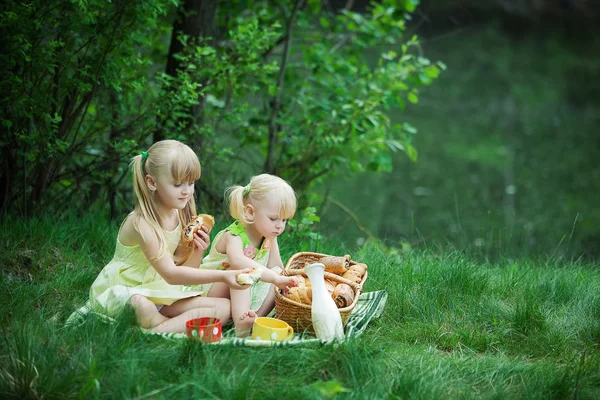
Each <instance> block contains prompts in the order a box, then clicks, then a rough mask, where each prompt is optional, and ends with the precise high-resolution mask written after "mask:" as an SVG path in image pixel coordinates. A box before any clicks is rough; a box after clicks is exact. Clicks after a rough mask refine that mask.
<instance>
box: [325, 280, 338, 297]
mask: <svg viewBox="0 0 600 400" xmlns="http://www.w3.org/2000/svg"><path fill="white" fill-rule="evenodd" d="M336 285H337V282H334V281H332V280H329V279H325V287H326V288H327V291H328V292H329V294H331V293H333V291H334V290H335V286H336Z"/></svg>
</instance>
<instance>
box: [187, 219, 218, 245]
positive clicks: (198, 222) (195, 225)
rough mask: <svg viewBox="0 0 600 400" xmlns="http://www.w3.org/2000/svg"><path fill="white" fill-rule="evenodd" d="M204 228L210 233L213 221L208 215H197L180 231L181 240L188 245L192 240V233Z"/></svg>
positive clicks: (213, 224)
mask: <svg viewBox="0 0 600 400" xmlns="http://www.w3.org/2000/svg"><path fill="white" fill-rule="evenodd" d="M202 226H206V227H207V228H208V230H209V231H210V230H211V229H212V228H213V226H215V219H214V218H213V216H212V215H209V214H198V215H196V216H195V217H194V218H192V220H191V221H190V222H189V223H188V224H187V225H186V226H185V228H183V230H182V231H181V239H182V240H183V241H184V242H185V243H189V242H191V241H192V240H194V233H195V232H196V231H197V230H199V229H200V228H202Z"/></svg>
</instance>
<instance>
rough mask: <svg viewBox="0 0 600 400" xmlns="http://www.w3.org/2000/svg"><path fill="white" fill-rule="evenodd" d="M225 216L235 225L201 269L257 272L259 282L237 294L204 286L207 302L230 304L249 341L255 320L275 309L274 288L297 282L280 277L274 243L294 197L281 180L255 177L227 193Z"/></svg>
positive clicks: (238, 327)
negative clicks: (214, 299)
mask: <svg viewBox="0 0 600 400" xmlns="http://www.w3.org/2000/svg"><path fill="white" fill-rule="evenodd" d="M226 199H228V201H229V211H230V214H231V216H232V217H233V218H234V219H235V220H236V221H235V222H234V223H233V224H231V225H230V226H229V227H227V228H226V229H224V230H223V231H221V232H219V233H218V234H217V235H216V236H215V238H214V240H213V244H212V247H211V250H210V252H209V254H208V256H206V257H205V258H204V260H203V261H202V264H201V265H200V268H201V269H217V270H227V271H237V272H239V270H242V269H248V268H256V269H258V270H259V271H260V280H259V281H257V282H255V283H254V284H253V285H252V287H251V288H250V290H236V288H231V289H233V290H230V288H229V287H227V285H225V284H223V283H214V284H208V285H204V288H205V289H206V290H208V295H209V296H211V297H226V298H229V299H231V316H232V319H233V322H234V324H235V332H236V335H237V336H239V337H244V336H247V335H248V334H249V333H250V329H251V328H252V325H253V323H254V320H255V319H256V317H259V316H265V315H267V314H268V313H269V312H270V311H271V310H272V309H273V307H274V305H275V293H274V291H273V286H272V284H274V285H275V286H277V287H278V288H280V289H282V290H284V291H287V290H288V289H289V287H290V286H298V278H296V277H288V276H282V275H280V274H281V271H282V266H283V263H282V261H281V255H280V254H279V243H278V242H277V238H278V237H279V235H281V234H282V233H283V232H284V231H285V225H286V222H287V221H288V220H289V219H290V218H292V217H293V216H294V213H295V212H296V194H295V193H294V190H293V189H292V188H291V186H290V185H289V184H288V183H287V182H286V181H284V180H283V179H281V178H279V177H277V176H274V175H269V174H262V175H257V176H255V177H253V178H252V179H251V180H250V183H249V184H248V185H247V186H245V187H244V186H232V187H231V188H229V189H228V191H227V192H226Z"/></svg>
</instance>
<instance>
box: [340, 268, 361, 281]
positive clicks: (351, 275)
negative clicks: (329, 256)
mask: <svg viewBox="0 0 600 400" xmlns="http://www.w3.org/2000/svg"><path fill="white" fill-rule="evenodd" d="M342 278H345V279H348V280H349V281H352V282H354V283H360V282H361V281H362V276H360V275H358V272H356V271H354V270H349V271H346V272H345V273H344V274H343V275H342Z"/></svg>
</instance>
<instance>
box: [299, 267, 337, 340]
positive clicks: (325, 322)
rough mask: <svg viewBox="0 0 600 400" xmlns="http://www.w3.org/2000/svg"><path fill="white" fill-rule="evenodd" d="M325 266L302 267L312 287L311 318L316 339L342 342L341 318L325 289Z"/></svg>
mask: <svg viewBox="0 0 600 400" xmlns="http://www.w3.org/2000/svg"><path fill="white" fill-rule="evenodd" d="M324 271H325V265H323V264H321V263H314V264H310V265H308V266H306V267H304V273H305V274H306V275H307V276H308V279H310V283H311V285H312V306H311V317H312V323H313V327H314V329H315V334H316V335H317V338H319V339H321V340H325V341H328V342H330V341H332V340H343V339H344V326H343V325H342V316H341V315H340V311H339V310H338V308H337V306H336V305H335V301H333V298H332V297H331V295H330V294H329V292H328V291H327V288H326V287H325V277H324V273H323V272H324Z"/></svg>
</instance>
